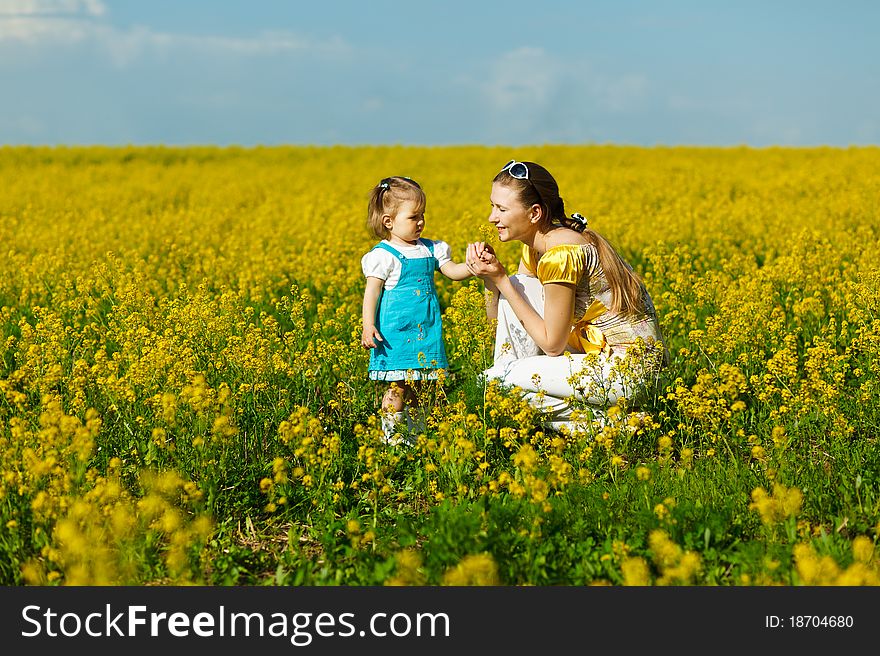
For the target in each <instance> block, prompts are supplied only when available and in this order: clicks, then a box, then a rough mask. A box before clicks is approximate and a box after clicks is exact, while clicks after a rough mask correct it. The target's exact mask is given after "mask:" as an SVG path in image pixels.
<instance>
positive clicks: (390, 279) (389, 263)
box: [361, 239, 452, 289]
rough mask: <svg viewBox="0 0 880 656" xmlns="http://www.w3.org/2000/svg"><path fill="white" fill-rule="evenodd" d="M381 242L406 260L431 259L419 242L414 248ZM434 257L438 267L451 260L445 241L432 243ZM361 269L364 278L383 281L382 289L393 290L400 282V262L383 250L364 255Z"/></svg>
mask: <svg viewBox="0 0 880 656" xmlns="http://www.w3.org/2000/svg"><path fill="white" fill-rule="evenodd" d="M432 241H434V240H432ZM383 242H384V243H386V244H388V245H389V246H391V248H393V249H394V250H396V251H397V252H398V253H400V254H401V255H403V256H404V257H405V258H408V259H418V258H422V257H431V249H430V248H428V247H427V246H425V245H424V244H423V243H422V242H421V241H419V243H418V244H416V245H415V246H401V245H400V244H392V243H391V242H390V241H388V240H387V239H384V240H383ZM434 257H436V258H437V266H438V267H442V266H443V265H444V264H446V263H447V262H450V261H451V260H452V249H451V248H450V247H449V244H447V243H446V242H445V241H439V240H437V241H434ZM361 269H363V272H364V276H367V277H373V278H381V279H382V280H384V281H385V286H384V289H394V287H396V286H397V281H398V280H400V270H401V266H400V260H398V259H397V258H396V257H395V256H394V255H392V254H391V253H389V252H388V251H386V250H385V249H384V248H374V249H373V250H371V251H369V252H368V253H367V254H366V255H364V256H363V257H362V258H361Z"/></svg>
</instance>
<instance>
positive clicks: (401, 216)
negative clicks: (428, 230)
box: [384, 200, 425, 246]
mask: <svg viewBox="0 0 880 656" xmlns="http://www.w3.org/2000/svg"><path fill="white" fill-rule="evenodd" d="M384 223H385V227H386V228H388V232H389V233H391V234H389V235H388V241H390V242H392V243H398V244H400V243H406V244H409V245H410V246H414V245H415V244H416V243H417V242H418V239H419V237H420V236H421V235H422V230H424V228H425V208H424V207H420V205H419V203H418V202H417V201H414V200H406V201H404V202H402V203H401V204H400V205H399V206H398V207H397V212H396V213H395V214H393V215H392V214H386V215H385V217H384Z"/></svg>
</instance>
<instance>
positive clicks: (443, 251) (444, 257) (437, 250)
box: [434, 241, 452, 267]
mask: <svg viewBox="0 0 880 656" xmlns="http://www.w3.org/2000/svg"><path fill="white" fill-rule="evenodd" d="M434 257H436V258H437V266H438V267H442V266H443V265H444V264H446V263H447V262H451V261H452V249H451V248H450V247H449V244H447V243H446V242H445V241H435V242H434Z"/></svg>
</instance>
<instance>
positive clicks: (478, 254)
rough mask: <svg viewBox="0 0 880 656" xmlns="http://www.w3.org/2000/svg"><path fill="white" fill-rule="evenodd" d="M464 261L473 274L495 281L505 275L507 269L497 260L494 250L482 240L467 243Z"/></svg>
mask: <svg viewBox="0 0 880 656" xmlns="http://www.w3.org/2000/svg"><path fill="white" fill-rule="evenodd" d="M465 263H466V264H467V266H468V268H469V269H470V270H471V271H473V273H474V275H475V276H479V277H480V278H483V279H484V280H490V281H492V282H495V281H497V280H499V279H500V278H503V277H504V276H506V275H507V270H506V269H505V268H504V265H503V264H501V262H499V261H498V258H497V257H496V256H495V251H494V250H493V249H492V247H491V246H489V244H486V243H484V242H477V243H473V244H468V247H467V257H466V259H465Z"/></svg>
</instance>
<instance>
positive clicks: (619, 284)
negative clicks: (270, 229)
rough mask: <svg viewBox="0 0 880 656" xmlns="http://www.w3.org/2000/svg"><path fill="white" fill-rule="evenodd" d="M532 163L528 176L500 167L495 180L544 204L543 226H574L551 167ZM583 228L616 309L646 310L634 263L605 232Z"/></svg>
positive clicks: (526, 201) (521, 198)
mask: <svg viewBox="0 0 880 656" xmlns="http://www.w3.org/2000/svg"><path fill="white" fill-rule="evenodd" d="M522 163H523V164H525V165H526V166H527V167H528V177H527V178H515V177H513V176H512V175H510V172H509V171H508V170H507V169H504V170H502V171H500V172H499V173H498V174H497V175H496V176H495V179H494V180H493V181H492V182H497V183H499V184H502V185H504V186H505V187H510V188H511V189H513V190H514V191H516V193H517V196H518V198H519V201H520V203H522V204H523V205H524V206H525V207H531V206H532V205H539V206H540V207H541V228H542V229H544V230H547V229H549V228H550V227H551V226H552V225H553V224H554V223H559V224H561V225H563V226H565V227H571V225H570V223H571V222H570V220H569V219H568V217H567V216H566V215H565V204H564V203H563V202H562V197H561V196H560V195H559V185H558V184H557V183H556V180H555V179H554V177H553V176H552V175H551V174H550V171H548V170H547V169H545V168H544V167H543V166H541V165H540V164H536V163H535V162H522ZM575 229H578V228H575ZM579 231H581V232H582V234H583V235H584V236H585V237H586V238H587V240H588V241H589V242H590V243H591V244H593V246H595V247H596V251H597V252H598V254H599V263H600V264H601V265H602V269H603V270H604V271H605V278H606V279H607V280H608V286H609V287H611V297H612V299H613V301H612V304H611V307H610V308H609V309H610V310H611V311H612V312H615V313H623V314H636V315H638V314H644V313H645V297H644V285H643V284H642V281H641V280H639V277H638V276H637V275H636V273H635V272H634V271H633V270H632V267H631V266H630V265H629V264H627V262H626V261H624V259H623V258H622V257H620V255H618V253H617V251H616V250H614V247H613V246H612V245H611V244H610V243H609V242H608V240H607V239H605V238H604V237H603V236H602V235H600V234H599V233H598V232H596V231H594V230H590V229H589V228H586V229H584V228H580V229H579Z"/></svg>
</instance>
